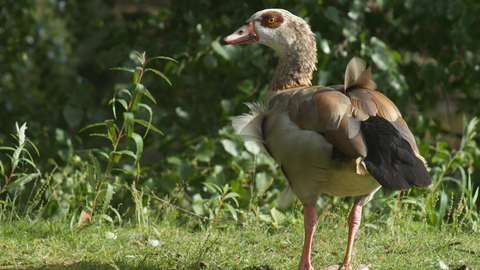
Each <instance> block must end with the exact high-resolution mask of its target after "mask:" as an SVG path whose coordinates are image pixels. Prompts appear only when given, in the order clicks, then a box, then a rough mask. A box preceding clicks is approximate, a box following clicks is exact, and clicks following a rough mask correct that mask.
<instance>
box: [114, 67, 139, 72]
mask: <svg viewBox="0 0 480 270" xmlns="http://www.w3.org/2000/svg"><path fill="white" fill-rule="evenodd" d="M110 70H124V71H128V72H132V73H134V72H135V70H134V69H133V68H128V67H114V68H110Z"/></svg>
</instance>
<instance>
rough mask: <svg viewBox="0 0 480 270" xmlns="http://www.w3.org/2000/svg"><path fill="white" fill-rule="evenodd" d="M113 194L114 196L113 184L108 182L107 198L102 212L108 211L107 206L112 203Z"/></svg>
mask: <svg viewBox="0 0 480 270" xmlns="http://www.w3.org/2000/svg"><path fill="white" fill-rule="evenodd" d="M112 196H113V186H112V184H110V183H107V195H106V196H105V200H104V201H103V209H102V214H105V212H106V211H107V207H108V206H109V205H110V201H111V200H112Z"/></svg>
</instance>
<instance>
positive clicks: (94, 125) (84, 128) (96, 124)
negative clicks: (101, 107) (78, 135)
mask: <svg viewBox="0 0 480 270" xmlns="http://www.w3.org/2000/svg"><path fill="white" fill-rule="evenodd" d="M99 126H105V122H103V123H95V124H91V125H88V126H86V127H83V128H82V129H80V131H79V132H82V131H84V130H86V129H88V128H92V127H99Z"/></svg>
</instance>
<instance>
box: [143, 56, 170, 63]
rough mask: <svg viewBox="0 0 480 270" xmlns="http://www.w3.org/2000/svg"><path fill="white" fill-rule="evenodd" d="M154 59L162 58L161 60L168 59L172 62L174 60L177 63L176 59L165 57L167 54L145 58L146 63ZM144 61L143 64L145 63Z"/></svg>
mask: <svg viewBox="0 0 480 270" xmlns="http://www.w3.org/2000/svg"><path fill="white" fill-rule="evenodd" d="M155 59H163V60H169V61H172V62H175V63H178V61H177V60H175V59H173V58H170V57H167V56H155V57H152V58H150V59H148V60H147V63H148V62H150V61H152V60H155ZM147 63H145V64H147Z"/></svg>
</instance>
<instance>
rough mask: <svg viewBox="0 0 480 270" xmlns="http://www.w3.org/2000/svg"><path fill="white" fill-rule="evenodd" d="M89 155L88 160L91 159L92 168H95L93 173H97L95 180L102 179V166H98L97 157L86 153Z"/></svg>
mask: <svg viewBox="0 0 480 270" xmlns="http://www.w3.org/2000/svg"><path fill="white" fill-rule="evenodd" d="M88 156H89V157H90V160H91V161H92V164H93V168H94V169H95V174H96V175H97V180H100V179H102V175H103V173H102V168H101V167H100V162H98V159H97V158H96V157H95V156H94V155H93V154H92V153H91V152H90V153H89V154H88Z"/></svg>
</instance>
